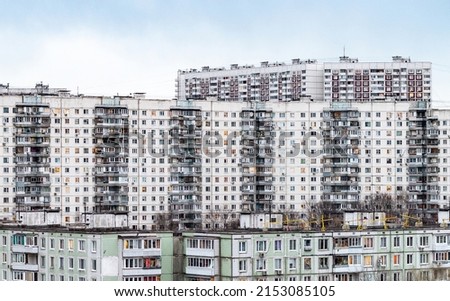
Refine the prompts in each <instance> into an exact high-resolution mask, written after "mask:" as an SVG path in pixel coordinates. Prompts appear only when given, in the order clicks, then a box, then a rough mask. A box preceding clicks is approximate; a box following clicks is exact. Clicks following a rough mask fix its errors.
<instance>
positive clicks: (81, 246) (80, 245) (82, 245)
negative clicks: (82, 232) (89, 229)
mask: <svg viewBox="0 0 450 301" xmlns="http://www.w3.org/2000/svg"><path fill="white" fill-rule="evenodd" d="M78 251H86V241H85V240H79V241H78Z"/></svg>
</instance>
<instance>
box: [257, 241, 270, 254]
mask: <svg viewBox="0 0 450 301" xmlns="http://www.w3.org/2000/svg"><path fill="white" fill-rule="evenodd" d="M266 250H267V241H265V240H258V241H257V242H256V252H265V251H266Z"/></svg>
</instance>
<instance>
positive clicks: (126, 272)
mask: <svg viewBox="0 0 450 301" xmlns="http://www.w3.org/2000/svg"><path fill="white" fill-rule="evenodd" d="M122 275H123V276H159V275H161V268H155V269H144V268H142V269H125V268H124V269H122Z"/></svg>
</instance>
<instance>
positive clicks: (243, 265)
mask: <svg viewBox="0 0 450 301" xmlns="http://www.w3.org/2000/svg"><path fill="white" fill-rule="evenodd" d="M239 272H247V260H245V259H241V260H239Z"/></svg>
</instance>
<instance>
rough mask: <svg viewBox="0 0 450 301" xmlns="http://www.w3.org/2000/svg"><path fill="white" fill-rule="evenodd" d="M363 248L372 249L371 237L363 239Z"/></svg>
mask: <svg viewBox="0 0 450 301" xmlns="http://www.w3.org/2000/svg"><path fill="white" fill-rule="evenodd" d="M364 248H373V237H364Z"/></svg>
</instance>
